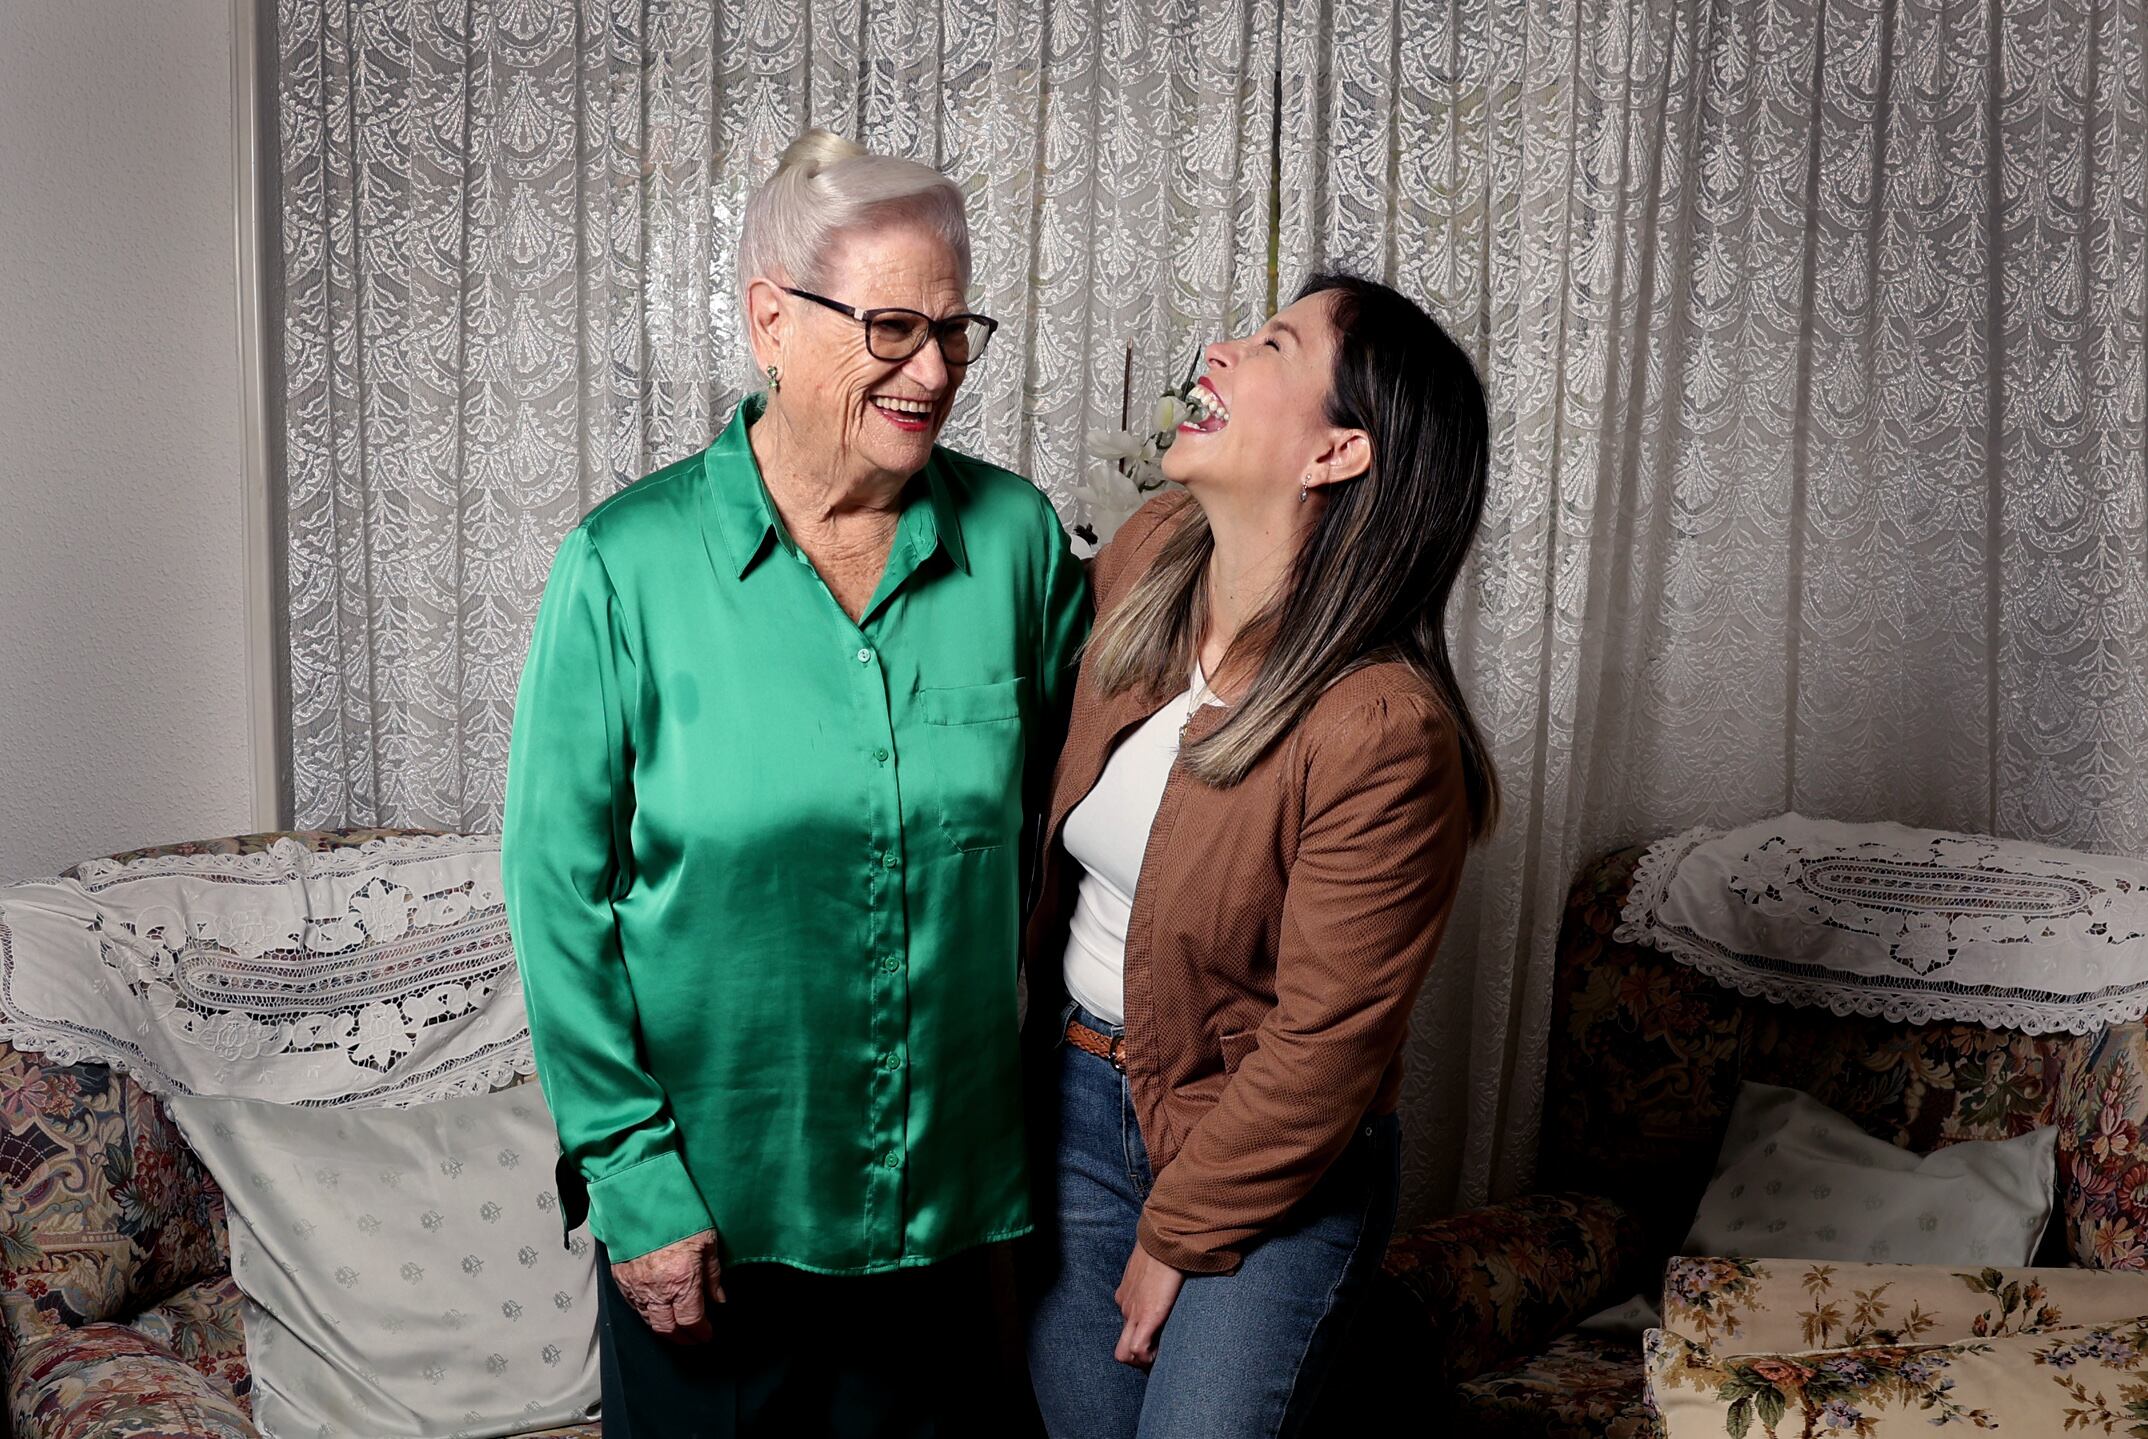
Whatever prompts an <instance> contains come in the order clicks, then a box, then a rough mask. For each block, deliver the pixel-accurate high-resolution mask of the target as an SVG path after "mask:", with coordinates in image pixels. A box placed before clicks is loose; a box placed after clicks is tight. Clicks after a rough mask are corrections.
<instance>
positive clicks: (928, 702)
mask: <svg viewBox="0 0 2148 1439" xmlns="http://www.w3.org/2000/svg"><path fill="white" fill-rule="evenodd" d="M1024 683H1025V681H1024V680H1023V679H1022V677H1021V676H1019V675H1017V676H1016V677H1015V678H1013V679H1008V680H996V681H994V682H992V683H990V684H981V685H954V686H948V687H943V688H936V689H935V688H926V687H924V686H919V688H918V691H917V706H918V715H919V717H920V718H922V719H923V720H924V721H925V723H924V724H923V725H922V726H921V727H920V732H919V734H918V736H917V738H918V741H919V742H921V743H923V744H924V745H925V747H926V752H927V756H928V765H927V772H928V773H929V775H930V784H931V795H930V798H929V801H928V803H930V805H931V806H932V808H933V809H934V810H936V811H937V812H938V814H939V817H940V827H941V829H942V830H943V831H944V832H945V833H946V835H947V839H948V842H949V843H950V844H951V845H952V846H953V847H954V848H955V849H956V850H957V851H963V852H966V851H970V850H981V849H997V848H999V847H1000V846H1002V845H1011V844H1013V843H1014V841H1015V840H1016V839H1017V838H1019V837H1020V831H1021V826H1022V764H1023V759H1024V754H1025V747H1024V745H1023V742H1022V737H1023V726H1022V686H1023V684H1024Z"/></svg>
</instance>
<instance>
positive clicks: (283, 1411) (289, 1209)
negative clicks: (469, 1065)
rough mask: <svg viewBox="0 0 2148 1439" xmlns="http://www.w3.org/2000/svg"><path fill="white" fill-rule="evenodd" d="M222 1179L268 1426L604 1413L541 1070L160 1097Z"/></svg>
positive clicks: (280, 1431) (579, 1259)
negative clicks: (396, 1096) (299, 1091)
mask: <svg viewBox="0 0 2148 1439" xmlns="http://www.w3.org/2000/svg"><path fill="white" fill-rule="evenodd" d="M170 1109H171V1113H172V1117H173V1119H174V1120H175V1121H176V1122H177V1123H178V1125H179V1127H180V1129H181V1130H182V1131H183V1132H184V1133H185V1135H186V1138H187V1142H188V1143H189V1144H190V1145H192V1146H193V1148H194V1151H195V1152H196V1153H197V1154H199V1155H200V1156H201V1158H202V1161H203V1163H205V1164H206V1165H207V1166H208V1167H209V1172H210V1173H211V1174H213V1175H215V1176H216V1182H217V1183H218V1184H219V1185H221V1186H222V1188H223V1191H224V1196H225V1200H226V1209H227V1211H228V1213H229V1215H230V1222H231V1266H232V1275H233V1277H234V1278H235V1279H236V1280H237V1282H238V1286H239V1289H240V1290H241V1291H242V1293H243V1294H244V1296H245V1302H244V1305H243V1313H244V1318H245V1327H246V1352H247V1361H248V1363H249V1364H250V1365H251V1366H252V1369H253V1395H254V1401H253V1402H254V1421H255V1423H256V1424H257V1425H258V1426H259V1427H260V1429H261V1431H262V1433H263V1434H264V1435H266V1436H268V1439H300V1436H303V1439H339V1436H349V1439H360V1436H362V1439H405V1436H408V1439H450V1436H467V1439H477V1436H481V1435H499V1434H522V1433H527V1432H530V1431H532V1430H540V1429H550V1428H556V1427H559V1426H562V1425H567V1424H574V1423H579V1422H581V1421H582V1420H585V1419H587V1418H590V1417H592V1416H593V1415H595V1414H596V1412H597V1401H598V1392H599V1387H598V1378H597V1334H596V1319H597V1312H596V1308H597V1301H596V1268H595V1256H594V1255H593V1254H592V1252H591V1246H590V1243H589V1240H588V1239H587V1238H586V1237H584V1236H583V1235H580V1234H576V1235H575V1236H574V1237H573V1243H572V1247H571V1248H568V1247H563V1245H562V1242H561V1231H560V1214H559V1200H558V1196H557V1195H555V1194H554V1193H553V1192H552V1188H551V1186H552V1169H553V1162H554V1159H555V1157H556V1156H557V1155H558V1153H559V1141H558V1138H557V1136H556V1134H555V1132H554V1130H553V1127H552V1116H551V1114H550V1112H549V1111H547V1110H546V1108H545V1105H544V1097H543V1095H542V1094H540V1093H539V1092H538V1089H537V1086H536V1085H534V1084H527V1085H521V1086H518V1087H516V1088H513V1089H504V1090H500V1091H498V1092H496V1093H492V1094H484V1095H478V1096H476V1097H473V1098H468V1099H451V1100H444V1101H441V1102H439V1103H436V1104H427V1105H420V1106H417V1107H415V1108H411V1109H314V1108H303V1107H300V1106H297V1105H285V1104H271V1103H268V1102H266V1101H263V1100H256V1099H232V1098H208V1097H199V1098H190V1099H178V1100H173V1101H171V1103H170Z"/></svg>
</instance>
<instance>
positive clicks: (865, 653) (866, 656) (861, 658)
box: [858, 650, 873, 665]
mask: <svg viewBox="0 0 2148 1439" xmlns="http://www.w3.org/2000/svg"><path fill="white" fill-rule="evenodd" d="M872 662H873V652H872V651H871V650H859V651H858V663H859V664H861V665H869V664H871V663H872Z"/></svg>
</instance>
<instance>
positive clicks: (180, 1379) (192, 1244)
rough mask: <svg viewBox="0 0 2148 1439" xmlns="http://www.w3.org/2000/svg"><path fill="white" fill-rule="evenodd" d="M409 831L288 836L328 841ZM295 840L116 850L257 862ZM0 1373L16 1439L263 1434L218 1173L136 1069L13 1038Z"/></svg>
mask: <svg viewBox="0 0 2148 1439" xmlns="http://www.w3.org/2000/svg"><path fill="white" fill-rule="evenodd" d="M399 832H402V831H389V830H337V831H308V832H301V833H297V834H294V835H292V836H290V837H292V838H296V839H297V840H299V841H300V842H302V843H305V844H307V845H310V846H312V847H314V848H317V849H325V848H329V847H331V846H334V845H340V844H358V843H362V842H364V841H365V840H367V839H369V838H372V837H374V836H376V835H381V834H391V833H399ZM284 837H285V836H283V835H280V834H259V835H247V836H243V837H240V838H236V839H226V840H215V841H210V842H207V843H198V844H187V845H171V846H164V847H161V848H158V849H154V850H135V851H131V852H129V853H127V854H124V855H119V856H115V858H118V859H120V860H122V861H124V860H128V859H135V858H139V857H141V856H144V855H148V854H174V853H178V854H185V853H205V852H224V853H250V852H253V851H256V850H261V849H266V848H267V847H268V846H269V845H270V844H271V843H273V842H275V841H276V840H278V839H280V838H284ZM0 1371H4V1373H5V1376H6V1389H7V1405H6V1410H5V1414H6V1417H7V1420H8V1422H9V1423H10V1424H11V1425H12V1430H13V1433H14V1435H15V1436H16V1439H118V1436H122V1435H124V1436H129V1439H177V1436H209V1439H258V1431H256V1429H255V1428H254V1425H253V1422H252V1419H251V1417H250V1415H251V1407H250V1403H249V1394H248V1388H249V1379H248V1375H247V1368H246V1346H245V1339H244V1336H243V1334H242V1332H241V1329H240V1324H239V1294H238V1290H237V1288H236V1287H234V1285H233V1284H232V1280H231V1257H230V1251H229V1247H228V1241H227V1239H226V1235H225V1229H224V1199H223V1195H222V1194H221V1193H220V1192H219V1191H218V1189H217V1187H216V1183H215V1181H214V1180H212V1179H211V1178H210V1177H209V1175H208V1173H207V1172H206V1171H205V1170H204V1169H203V1168H202V1167H201V1165H200V1164H199V1163H198V1162H197V1161H196V1160H195V1158H194V1156H193V1153H192V1151H190V1150H189V1149H188V1148H187V1147H186V1145H185V1143H184V1142H183V1141H182V1140H181V1138H180V1136H179V1131H178V1130H177V1129H176V1128H175V1127H174V1126H173V1124H172V1123H171V1121H170V1120H169V1119H168V1118H167V1117H166V1116H165V1113H164V1110H163V1107H162V1106H161V1105H160V1104H159V1103H158V1102H157V1101H156V1100H155V1099H154V1098H152V1097H151V1096H150V1095H149V1094H148V1093H147V1092H146V1091H144V1090H143V1089H141V1088H140V1087H139V1086H138V1085H136V1084H135V1083H134V1082H133V1081H132V1080H131V1079H130V1078H128V1076H127V1075H126V1074H124V1073H115V1072H114V1071H112V1070H111V1069H108V1068H107V1067H105V1066H104V1065H101V1064H71V1065H53V1064H47V1063H45V1062H44V1061H43V1059H42V1058H41V1057H40V1056H39V1055H36V1054H29V1053H23V1052H19V1051H17V1050H16V1049H15V1048H14V1047H13V1046H11V1045H8V1044H6V1043H4V1042H0ZM600 1432H601V1431H600V1426H598V1425H596V1424H587V1425H581V1426H577V1427H574V1428H568V1429H559V1430H554V1431H551V1433H552V1434H553V1435H555V1436H559V1439H568V1436H572V1439H598V1435H599V1434H600Z"/></svg>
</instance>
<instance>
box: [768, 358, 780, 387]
mask: <svg viewBox="0 0 2148 1439" xmlns="http://www.w3.org/2000/svg"><path fill="white" fill-rule="evenodd" d="M768 388H769V391H770V392H771V393H774V392H776V391H779V390H781V389H782V388H783V371H781V370H779V369H777V368H776V367H775V366H774V365H770V366H769V367H768Z"/></svg>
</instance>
